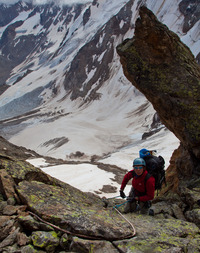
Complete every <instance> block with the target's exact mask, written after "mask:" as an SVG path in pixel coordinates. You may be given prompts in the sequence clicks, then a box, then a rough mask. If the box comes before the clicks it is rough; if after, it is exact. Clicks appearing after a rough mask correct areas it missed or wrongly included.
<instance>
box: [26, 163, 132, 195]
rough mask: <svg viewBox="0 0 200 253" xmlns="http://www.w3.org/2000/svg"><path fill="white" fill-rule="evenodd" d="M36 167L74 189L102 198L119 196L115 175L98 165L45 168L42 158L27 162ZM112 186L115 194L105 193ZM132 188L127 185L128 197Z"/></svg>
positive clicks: (66, 165)
mask: <svg viewBox="0 0 200 253" xmlns="http://www.w3.org/2000/svg"><path fill="white" fill-rule="evenodd" d="M27 161H28V162H29V163H31V164H32V165H34V166H35V167H38V168H41V169H42V171H44V172H45V173H47V174H48V175H50V176H52V177H54V178H57V179H59V180H61V181H62V182H65V183H67V184H70V185H71V186H73V187H76V188H77V189H79V190H81V191H83V192H92V193H94V194H97V195H98V196H100V197H106V198H109V197H115V196H117V195H119V189H120V185H119V184H118V183H116V182H115V181H114V177H115V175H114V174H113V173H111V172H106V171H104V170H101V169H99V168H98V167H97V166H96V165H92V164H89V163H83V164H76V165H69V164H63V165H58V166H50V167H44V164H45V161H44V160H41V159H40V158H35V159H30V160H27ZM104 185H110V186H112V187H116V192H115V193H104V192H102V187H103V186H104ZM130 188H131V186H130V185H127V186H126V189H125V193H126V194H127V195H128V193H129V191H130Z"/></svg>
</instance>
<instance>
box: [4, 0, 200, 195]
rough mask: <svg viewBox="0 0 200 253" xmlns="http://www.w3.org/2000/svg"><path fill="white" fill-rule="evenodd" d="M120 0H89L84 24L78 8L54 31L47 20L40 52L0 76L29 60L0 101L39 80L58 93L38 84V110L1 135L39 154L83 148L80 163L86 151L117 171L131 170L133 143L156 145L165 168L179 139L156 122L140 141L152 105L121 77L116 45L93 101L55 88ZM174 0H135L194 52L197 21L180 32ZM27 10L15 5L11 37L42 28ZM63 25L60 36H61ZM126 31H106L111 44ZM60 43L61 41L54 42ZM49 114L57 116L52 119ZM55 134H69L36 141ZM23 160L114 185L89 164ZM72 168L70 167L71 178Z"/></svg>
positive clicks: (92, 183) (88, 187)
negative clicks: (10, 133) (92, 2)
mask: <svg viewBox="0 0 200 253" xmlns="http://www.w3.org/2000/svg"><path fill="white" fill-rule="evenodd" d="M128 1H129V0H117V1H110V0H101V1H99V5H98V6H96V5H95V6H94V5H91V17H90V20H89V21H88V22H87V23H86V25H85V26H84V27H83V25H82V16H81V15H80V17H78V18H77V19H76V20H74V17H73V18H72V20H71V23H70V24H68V25H66V26H65V25H64V24H62V27H63V31H62V32H59V31H58V28H59V25H60V24H57V25H52V26H51V27H50V29H49V31H48V38H47V43H48V44H49V43H52V46H51V47H49V48H48V49H47V50H46V52H43V54H41V52H37V53H35V54H34V55H31V56H30V57H28V58H27V59H26V60H25V62H23V63H21V64H20V65H19V66H17V67H16V68H14V69H13V71H12V73H11V76H10V78H9V79H8V80H7V82H6V83H7V84H9V85H12V84H13V82H14V81H15V80H16V79H17V78H18V77H19V76H20V75H22V74H24V67H26V66H27V65H28V64H30V63H33V64H32V66H31V70H32V72H31V73H30V74H28V75H27V76H26V77H24V78H23V79H22V80H21V81H19V82H18V83H16V84H15V85H13V86H12V87H10V88H9V89H7V90H6V91H5V92H4V93H3V94H2V95H1V97H0V106H3V105H5V104H7V103H9V102H10V101H12V100H13V99H17V98H20V97H21V96H22V95H23V94H25V93H27V92H31V91H33V90H34V89H36V88H38V87H45V86H46V85H47V84H49V83H50V82H52V81H54V80H55V82H56V87H57V89H58V94H57V96H55V97H54V96H52V91H51V90H50V89H48V88H46V89H45V90H44V91H43V93H42V94H41V96H42V97H43V99H44V103H43V104H42V105H41V107H40V110H41V111H40V112H41V114H42V115H43V116H40V117H39V116H38V117H36V118H29V119H28V118H27V120H26V122H25V123H26V124H27V127H26V128H25V129H21V131H20V132H18V133H17V134H16V135H14V136H12V137H11V138H10V140H9V141H11V142H12V143H14V144H16V145H22V146H25V147H27V148H30V149H33V150H35V151H36V152H38V153H40V154H41V155H48V156H52V157H56V158H62V159H67V160H70V157H71V155H72V154H75V153H76V152H77V151H80V152H83V153H84V156H83V157H82V161H86V162H89V161H90V159H91V156H92V155H97V156H102V158H101V159H100V160H99V161H100V162H102V163H105V164H113V165H117V166H119V167H120V168H122V169H124V170H125V171H126V170H129V169H131V165H132V160H133V159H134V158H136V157H137V156H138V152H139V150H140V149H141V148H147V149H156V150H157V151H158V154H160V155H162V156H163V157H164V158H165V161H166V168H167V167H168V165H169V160H170V157H171V154H172V152H173V151H174V150H175V149H176V148H177V147H178V146H179V140H178V139H177V138H176V137H175V136H174V135H173V133H171V132H169V131H168V130H166V129H162V130H161V131H160V132H158V133H157V134H154V135H153V136H152V137H149V138H147V139H146V140H142V134H143V133H144V132H147V131H149V130H151V123H152V118H153V115H154V113H155V111H154V109H153V107H152V105H151V104H150V103H149V102H147V101H146V99H145V98H144V96H142V95H141V94H140V93H139V91H137V90H136V89H135V88H134V87H133V86H132V85H131V84H130V82H129V81H128V80H127V79H126V78H125V77H124V74H123V71H122V68H121V65H120V60H119V56H118V55H117V53H116V52H115V55H114V60H113V62H112V64H110V66H108V67H109V68H111V70H112V73H111V75H110V78H109V80H107V81H106V82H105V83H104V85H103V86H102V87H101V88H100V89H99V90H98V92H99V94H100V95H101V94H102V96H100V99H99V100H96V101H93V102H91V103H89V104H85V105H84V106H80V105H81V104H82V103H83V102H84V99H85V98H79V99H77V100H74V101H71V100H70V94H68V95H67V96H66V97H65V99H63V97H64V96H65V95H66V91H65V89H64V87H63V81H64V74H65V72H66V70H68V69H69V67H70V64H71V61H72V60H73V58H74V57H75V56H76V54H77V52H78V51H79V50H80V49H81V48H82V47H83V45H84V44H85V43H87V42H89V41H90V40H91V39H92V38H93V36H94V35H95V34H96V32H97V31H98V30H99V29H100V28H103V26H104V25H105V24H106V22H107V21H108V20H109V19H110V18H111V17H113V16H114V15H116V14H117V13H118V12H119V10H120V9H121V8H122V7H123V6H124V5H125V4H126V3H127V2H128ZM180 1H181V0H167V1H166V0H162V1H157V0H146V1H142V2H143V3H146V4H147V7H148V8H150V9H151V10H152V11H153V12H154V13H155V14H156V15H157V16H158V19H159V20H161V21H162V22H163V23H165V24H166V25H167V26H168V27H169V29H171V30H173V31H174V32H176V33H177V34H178V35H179V36H180V37H181V39H182V41H183V42H184V43H186V44H187V45H188V46H189V47H190V48H191V51H192V52H193V54H194V55H195V56H196V55H197V54H198V53H199V37H200V36H199V31H200V29H199V24H200V23H199V22H197V23H196V24H195V26H194V27H193V29H191V30H190V31H189V32H188V33H187V34H182V32H181V26H182V25H183V16H182V15H181V13H180V12H179V10H178V4H179V3H180ZM86 2H87V1H86ZM137 5H138V1H135V2H134V5H133V8H132V11H133V13H136V14H137V13H138V6H137ZM87 8H88V5H86V6H85V7H84V8H83V10H82V13H84V12H85V11H86V9H87ZM29 13H30V12H23V13H21V14H20V16H18V17H17V18H16V19H15V20H13V21H12V22H11V23H14V22H16V21H19V20H23V21H24V23H23V25H22V26H21V27H19V28H17V29H16V32H17V35H16V36H17V37H19V36H20V35H22V34H24V33H29V34H34V35H36V34H38V33H40V32H41V31H42V30H41V29H43V27H41V25H39V18H40V15H39V14H35V15H34V16H32V17H31V18H29V19H27V18H28V15H29ZM73 15H74V13H73ZM136 18H137V15H133V20H132V22H133V23H134V22H135V20H136ZM11 23H10V24H11ZM122 26H123V22H121V23H120V27H122ZM5 28H6V27H2V28H0V34H1V33H3V31H4V30H5ZM68 29H69V32H68V35H67V37H66V38H65V41H63V39H64V35H65V34H66V31H67V30H68ZM133 32H134V31H133V29H130V30H129V31H128V32H127V34H126V35H124V37H123V38H122V36H121V37H118V38H115V37H113V39H114V40H115V41H116V45H117V44H119V43H120V42H122V40H123V39H125V38H128V37H132V36H133ZM104 36H105V34H102V37H101V38H100V40H99V43H98V45H97V47H99V46H100V45H101V43H102V42H103V39H104ZM61 43H62V45H64V44H65V46H62V47H61V48H60V44H61ZM55 52H58V54H57V56H56V57H54V58H53V59H49V58H48V57H49V55H50V54H54V53H55ZM104 53H105V52H103V53H102V54H101V55H100V56H99V61H102V59H103V56H104ZM39 57H40V61H39ZM96 57H97V56H96ZM41 59H42V60H43V61H41ZM41 62H42V63H41ZM85 67H87V66H85ZM22 70H23V72H22ZM95 70H96V69H95V68H94V69H92V70H91V71H90V72H88V73H87V74H88V76H87V79H86V82H85V83H84V84H86V83H87V82H89V81H90V79H91V78H92V76H93V74H94V73H95ZM84 84H82V85H84ZM97 84H98V81H97V82H96V83H95V84H93V87H96V85H97ZM80 90H82V89H80ZM89 92H90V91H89ZM87 95H89V93H88V94H87ZM55 117H57V119H56V120H55ZM62 137H65V138H68V140H69V141H68V142H67V143H65V144H64V145H62V146H61V147H57V148H55V146H54V145H53V144H52V145H49V146H45V145H43V144H44V143H45V142H47V141H49V140H53V139H56V138H62ZM73 159H75V158H73ZM77 160H81V158H77ZM30 162H31V163H32V164H34V165H35V166H40V167H43V168H42V169H43V170H44V171H45V172H46V173H48V174H50V175H53V176H54V177H56V178H59V179H60V180H62V181H64V182H67V183H69V184H72V185H73V186H75V187H77V188H79V189H81V190H83V191H91V192H95V191H99V190H100V189H101V188H102V186H103V185H105V184H112V185H113V186H116V187H117V189H119V185H118V184H116V183H115V182H113V180H111V179H113V177H114V175H113V174H112V173H110V172H105V171H101V170H100V169H99V168H97V167H96V166H94V165H91V164H89V163H87V164H85V163H83V164H80V165H62V166H54V167H47V166H48V164H46V162H45V160H31V161H30ZM44 166H46V167H44ZM74 173H76V177H75V176H74ZM79 175H80V177H79ZM110 195H112V194H110ZM106 196H107V195H106Z"/></svg>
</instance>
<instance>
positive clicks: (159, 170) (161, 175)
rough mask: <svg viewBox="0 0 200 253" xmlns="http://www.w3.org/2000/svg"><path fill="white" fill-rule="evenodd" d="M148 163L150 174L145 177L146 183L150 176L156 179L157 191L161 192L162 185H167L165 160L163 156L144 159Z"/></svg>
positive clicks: (147, 168)
mask: <svg viewBox="0 0 200 253" xmlns="http://www.w3.org/2000/svg"><path fill="white" fill-rule="evenodd" d="M143 159H144V160H145V162H146V170H147V171H148V174H147V175H146V177H145V182H146V181H147V180H148V179H149V177H150V176H153V177H154V178H155V190H160V189H161V188H162V184H163V183H165V184H166V179H165V170H164V167H165V160H164V158H163V157H162V156H153V155H151V156H147V157H144V158H143Z"/></svg>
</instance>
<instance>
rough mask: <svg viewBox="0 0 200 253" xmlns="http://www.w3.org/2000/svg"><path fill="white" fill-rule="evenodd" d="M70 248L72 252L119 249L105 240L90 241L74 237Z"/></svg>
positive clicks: (113, 252)
mask: <svg viewBox="0 0 200 253" xmlns="http://www.w3.org/2000/svg"><path fill="white" fill-rule="evenodd" d="M70 250H72V251H73V252H85V253H86V252H95V253H102V252H103V253H118V252H119V251H118V250H117V249H116V248H115V247H114V246H113V245H112V244H111V243H110V242H107V241H90V240H83V239H80V238H77V237H75V238H74V239H73V242H72V243H71V246H70Z"/></svg>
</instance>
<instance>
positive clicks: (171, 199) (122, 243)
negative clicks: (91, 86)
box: [0, 7, 200, 253]
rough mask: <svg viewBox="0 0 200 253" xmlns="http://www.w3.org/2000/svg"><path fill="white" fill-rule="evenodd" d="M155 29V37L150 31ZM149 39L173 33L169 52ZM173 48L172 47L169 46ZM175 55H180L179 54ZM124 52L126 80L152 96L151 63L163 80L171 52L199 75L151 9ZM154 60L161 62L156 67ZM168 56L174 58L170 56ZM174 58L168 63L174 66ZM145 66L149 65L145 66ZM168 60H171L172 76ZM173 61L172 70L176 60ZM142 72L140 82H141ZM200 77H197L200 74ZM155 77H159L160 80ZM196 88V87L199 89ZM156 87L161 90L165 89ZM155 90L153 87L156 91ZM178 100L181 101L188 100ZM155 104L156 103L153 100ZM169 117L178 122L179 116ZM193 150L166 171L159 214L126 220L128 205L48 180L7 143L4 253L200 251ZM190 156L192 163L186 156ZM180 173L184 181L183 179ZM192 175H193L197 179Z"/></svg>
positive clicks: (3, 153)
mask: <svg viewBox="0 0 200 253" xmlns="http://www.w3.org/2000/svg"><path fill="white" fill-rule="evenodd" d="M149 26H150V30H149V29H148V28H149ZM139 28H140V29H142V30H143V35H145V36H144V37H142V41H141V42H140V43H142V42H143V43H144V46H146V47H144V49H145V50H147V49H148V48H149V50H147V52H148V54H145V55H146V57H142V56H141V55H140V57H138V56H139V54H140V51H139V49H140V47H138V48H137V53H136V50H135V48H134V46H135V44H134V43H136V45H138V44H137V40H140V33H139V32H138V29H139ZM144 31H145V32H144ZM150 31H151V32H150ZM155 31H156V32H157V34H156V33H155ZM149 32H150V34H151V35H154V36H152V37H153V38H154V40H155V39H156V36H157V35H159V34H160V32H161V33H162V34H167V35H168V36H166V37H165V36H164V37H162V38H163V41H164V45H162V43H163V41H162V40H161V42H160V44H159V43H158V47H156V44H154V43H153V49H152V48H151V45H152V44H151V43H150V44H148V40H147V41H146V40H145V39H146V38H151V36H149ZM166 38H170V39H171V40H172V42H173V45H176V46H175V47H174V49H173V50H171V51H170V50H167V49H168V47H167V46H166V44H165V43H166ZM172 38H173V39H172ZM150 41H151V40H150ZM167 45H169V48H170V44H169V42H168V43H167ZM176 48H178V51H176V50H175V49H176ZM117 50H118V53H119V54H120V56H121V61H122V64H123V68H124V72H125V74H126V76H127V77H128V78H129V79H130V80H131V81H132V82H133V84H134V85H138V88H139V87H140V86H142V87H145V88H146V89H147V87H148V85H150V84H151V81H152V79H150V77H151V75H150V74H149V72H148V70H147V68H145V66H146V64H147V63H148V64H151V63H152V62H153V66H154V71H152V73H155V69H156V66H157V68H158V67H159V68H158V69H159V72H158V71H157V73H159V75H157V78H158V77H159V76H163V74H162V71H161V69H162V68H161V66H160V65H162V62H163V61H161V60H160V57H165V56H166V52H171V53H172V54H173V55H174V54H175V55H176V56H177V57H175V59H177V60H179V62H178V63H179V66H177V65H176V67H181V66H182V67H183V68H184V67H185V64H184V63H185V62H190V63H191V64H189V63H188V64H187V66H190V73H191V75H192V74H193V73H194V72H195V71H197V70H198V67H197V66H196V64H195V61H194V60H193V58H192V57H191V53H190V51H189V50H188V48H186V47H185V45H184V44H182V43H181V42H180V40H179V38H178V37H177V36H175V35H174V34H173V33H172V32H171V31H169V30H168V28H167V27H166V26H163V25H162V24H161V23H160V22H158V20H157V19H156V17H155V16H154V15H153V13H152V12H150V11H149V10H148V9H147V8H146V7H142V8H141V9H140V19H138V20H137V22H136V32H135V36H134V38H133V39H131V40H126V41H124V43H123V44H122V45H119V46H118V48H117ZM162 50H163V52H162ZM182 52H187V54H183V56H184V57H181V56H182ZM154 53H155V55H156V59H155V61H154ZM127 56H128V57H127ZM148 56H149V58H148ZM167 56H168V57H170V53H169V54H167ZM168 57H167V60H169V59H168ZM146 59H147V62H145V60H146ZM181 59H182V60H181ZM187 59H189V60H187ZM167 60H166V61H165V69H166V70H167V66H168V65H167V63H168V61H167ZM169 62H170V64H172V63H173V61H172V59H171V60H169ZM148 67H150V66H148ZM138 68H139V69H140V71H139V72H137V69H138ZM143 69H145V73H143ZM151 69H153V67H151ZM133 70H135V71H133ZM139 73H140V76H138V75H139ZM168 73H170V75H168V76H169V78H170V77H172V76H173V74H174V76H175V77H176V83H178V81H179V79H180V78H181V77H180V76H177V73H175V71H173V72H170V71H169V70H168ZM184 74H185V75H187V72H186V71H184V72H182V75H184ZM197 75H198V71H197V72H196V76H197ZM152 76H153V77H154V75H153V74H152ZM175 77H174V78H175ZM192 77H193V75H192ZM180 80H182V79H180ZM188 80H189V77H188ZM193 80H196V79H193ZM161 81H162V82H161ZM164 81H166V79H160V82H159V83H160V86H159V87H160V89H159V91H160V92H159V93H157V92H155V97H156V98H157V99H156V98H154V99H156V101H157V100H158V101H161V102H162V99H158V98H159V97H160V98H162V95H163V96H166V93H167V88H168V89H170V86H166V85H165V86H164V88H165V89H164V92H163V91H162V86H163V85H164V84H163V83H164ZM167 81H168V80H167ZM167 83H168V82H167ZM193 83H194V85H195V82H193ZM144 84H145V85H144ZM172 84H173V83H172ZM172 84H171V85H172ZM156 87H157V88H158V85H156ZM166 87H167V88H166ZM176 87H177V86H176ZM197 87H198V85H197ZM197 87H196V88H197ZM153 88H154V87H151V89H153ZM189 88H190V87H189ZM189 88H188V87H187V85H186V86H185V89H184V91H185V92H186V93H187V92H188V90H189V91H190V92H191V89H189ZM141 90H142V88H141ZM142 91H143V90H142ZM177 92H178V91H177ZM144 93H145V89H144ZM181 94H182V93H181ZM156 95H157V96H156ZM194 98H195V96H194ZM179 99H180V100H181V96H180V98H179ZM152 103H153V104H154V100H153V101H152ZM194 103H195V99H194ZM179 106H180V105H179ZM191 106H192V105H191ZM155 107H156V106H155ZM180 110H181V108H180ZM170 112H171V114H172V116H173V112H172V111H170ZM170 112H168V115H169V116H170V115H171V114H170ZM179 112H180V111H179ZM158 113H159V116H160V117H161V119H162V120H163V121H164V120H165V118H166V116H165V115H166V113H163V112H162V110H161V109H160V110H158ZM183 116H184V117H185V121H187V120H189V118H190V116H189V115H188V114H186V115H185V114H184V115H183ZM179 118H180V119H181V114H180V117H178V118H177V119H176V120H177V124H180V123H179V122H178V119H179ZM167 119H168V121H167V122H170V118H167ZM173 120H174V118H173V117H172V121H173ZM175 130H176V129H175ZM175 130H174V132H176V131H175ZM184 133H185V132H180V135H181V137H182V138H181V140H182V139H184V140H187V138H185V137H184ZM195 133H196V134H197V135H198V128H196V132H195ZM189 134H190V132H188V133H187V136H188V135H189ZM193 134H194V130H193V132H192V136H194V135H193ZM188 138H189V137H188ZM189 140H190V138H189ZM195 143H196V142H195ZM191 147H193V146H192V142H187V141H185V142H184V143H182V144H181V147H180V148H179V149H178V150H175V151H174V154H173V156H172V159H171V165H170V168H169V169H168V171H167V183H168V184H167V186H165V187H164V188H163V190H162V192H161V194H160V195H159V196H158V197H156V198H155V199H154V201H153V206H152V209H153V210H154V213H155V216H149V215H140V214H139V213H135V214H126V215H125V216H123V215H122V214H121V211H122V208H123V205H122V206H116V205H120V204H123V203H124V202H123V201H122V200H115V199H114V200H113V199H110V200H109V199H101V198H99V197H97V196H96V195H93V194H91V193H83V192H81V191H79V190H77V189H76V188H73V187H72V186H70V185H68V184H64V183H62V182H61V181H59V180H56V179H55V178H52V177H50V176H48V175H47V174H45V173H44V172H42V171H41V170H40V169H38V168H35V167H34V166H32V165H30V164H29V163H28V162H26V161H25V159H27V158H29V157H33V156H35V157H37V156H38V155H37V154H36V153H34V152H32V151H30V150H25V149H24V148H17V147H16V146H14V145H12V144H9V143H8V142H7V141H5V140H4V139H3V138H1V140H0V161H1V167H0V192H1V201H0V213H1V216H0V228H1V231H2V233H1V238H0V239H1V242H0V251H1V252H13V253H14V252H24V253H25V252H78V253H80V252H88V253H89V252H105V253H106V252H110V253H112V252H113V253H116V252H120V253H121V252H166V253H167V252H199V251H200V198H199V196H200V180H199V177H198V172H199V171H198V169H197V168H196V167H195V168H194V167H187V170H186V166H187V163H186V162H189V161H191V164H194V163H192V162H193V160H191V157H193V156H194V155H195V154H196V156H195V157H196V160H197V159H198V157H197V153H195V152H194V153H192V150H193V149H191ZM189 150H190V153H191V154H193V156H189V155H187V154H188V153H189ZM194 150H196V149H194ZM183 154H184V155H185V156H184V157H185V160H184V161H186V162H185V164H184V167H181V164H182V163H180V162H178V161H180V159H181V157H182V156H183ZM49 161H50V160H49ZM52 162H54V163H55V162H56V160H55V159H54V160H52ZM58 162H59V163H60V162H61V161H58ZM180 168H181V169H182V172H183V173H182V174H183V175H184V177H183V176H182V175H181V173H180ZM116 170H117V168H116ZM188 171H190V177H189V176H188ZM172 178H173V180H172ZM113 207H114V208H113Z"/></svg>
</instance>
